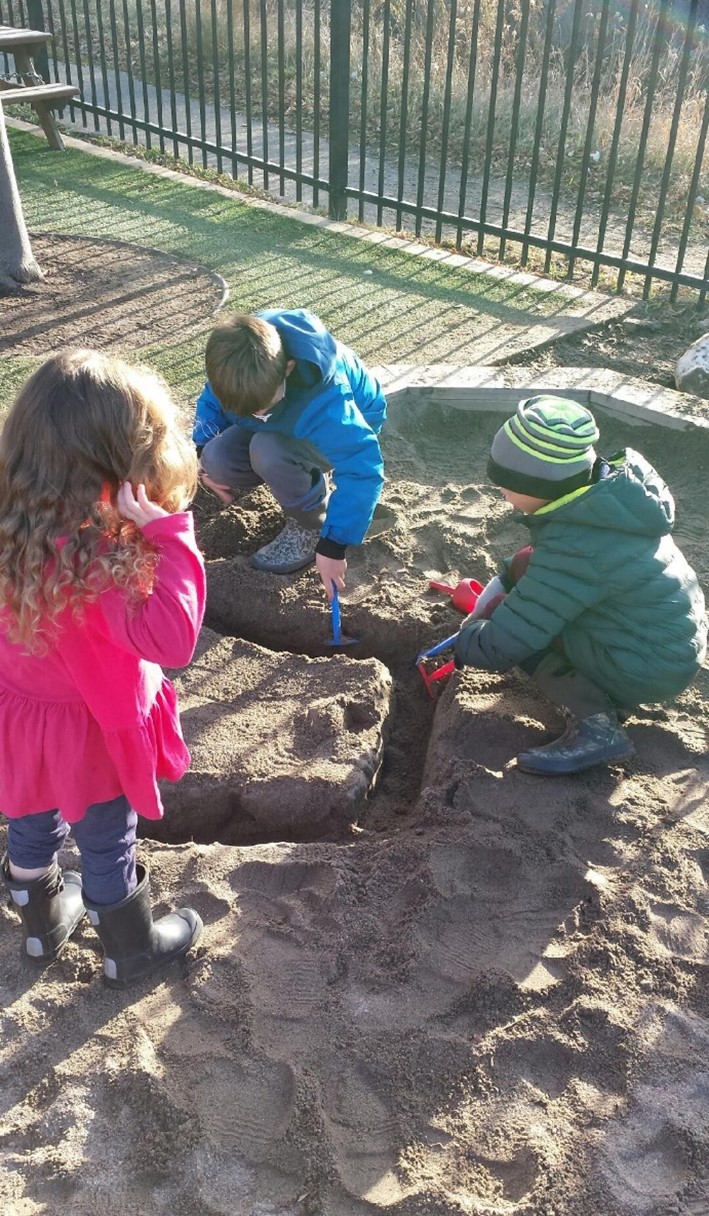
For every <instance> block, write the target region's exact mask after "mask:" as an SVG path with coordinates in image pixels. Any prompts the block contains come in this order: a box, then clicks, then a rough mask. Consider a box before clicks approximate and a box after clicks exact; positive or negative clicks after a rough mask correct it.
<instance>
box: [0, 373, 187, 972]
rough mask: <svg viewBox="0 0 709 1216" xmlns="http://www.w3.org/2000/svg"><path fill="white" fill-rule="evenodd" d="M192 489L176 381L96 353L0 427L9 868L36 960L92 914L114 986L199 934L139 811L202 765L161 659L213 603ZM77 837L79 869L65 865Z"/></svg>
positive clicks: (0, 761) (0, 774)
mask: <svg viewBox="0 0 709 1216" xmlns="http://www.w3.org/2000/svg"><path fill="white" fill-rule="evenodd" d="M196 484H197V464H196V457H195V454H194V449H193V448H192V445H191V443H190V442H189V440H188V439H187V437H186V436H185V435H183V433H182V431H181V429H180V427H179V425H178V421H177V411H176V409H175V406H174V404H173V403H172V401H171V399H170V395H169V393H168V390H167V388H166V386H165V384H164V383H163V382H162V381H161V380H160V379H159V378H158V377H157V376H155V375H153V374H152V373H150V372H148V371H146V370H145V369H142V368H135V367H132V366H130V365H128V364H126V363H123V362H122V361H120V360H118V359H114V358H109V357H107V356H104V355H101V354H99V353H97V352H95V351H89V350H67V351H62V352H59V353H58V354H55V355H52V356H51V357H50V358H49V359H47V360H46V361H45V362H44V363H43V364H42V366H41V367H39V368H38V370H37V371H36V372H35V373H34V374H33V375H32V376H30V378H29V380H28V381H27V382H26V384H25V385H24V387H23V388H22V389H21V390H20V392H19V394H18V396H17V398H16V400H15V402H14V404H13V406H12V408H11V409H10V412H9V414H8V416H7V419H6V421H5V424H4V427H3V430H2V433H1V434H0V811H2V813H3V814H4V815H6V816H7V818H8V845H7V854H6V855H5V857H4V858H3V859H2V875H3V878H4V880H5V884H6V886H7V888H8V890H9V893H10V896H11V899H12V901H13V902H14V905H15V907H16V908H17V911H18V912H19V914H20V917H21V920H22V926H23V938H24V952H25V954H26V955H27V957H29V958H31V959H33V960H35V961H37V962H41V963H42V962H49V961H51V960H52V959H54V958H56V956H57V955H58V953H59V952H60V951H61V949H62V948H63V946H64V945H65V944H66V942H67V940H68V938H69V937H70V935H71V933H72V932H73V931H74V929H75V928H76V926H77V925H78V923H79V921H80V920H81V918H82V917H83V915H84V912H85V911H87V912H88V915H89V919H90V921H91V923H92V924H93V925H94V927H95V929H96V931H97V933H98V936H99V939H100V941H101V944H102V946H103V949H104V975H105V978H106V981H107V983H109V984H110V985H111V986H116V987H124V986H126V985H128V984H131V983H134V982H136V981H137V980H139V979H142V978H143V977H144V976H147V975H149V974H150V973H151V972H153V971H154V970H155V969H156V968H157V967H160V966H162V965H164V964H165V963H167V962H169V961H171V960H172V959H174V958H177V957H178V956H180V955H183V954H185V953H186V952H187V950H189V948H190V947H191V946H192V944H193V943H194V942H195V941H196V939H197V937H198V935H199V933H200V931H201V928H202V924H201V921H200V918H199V916H198V915H197V913H196V912H194V911H192V909H189V908H184V909H180V910H179V911H178V912H173V913H169V914H168V915H167V916H163V917H162V918H160V919H159V920H156V921H154V920H153V916H152V911H151V905H150V890H149V876H148V872H147V870H146V869H145V867H144V866H141V865H140V864H139V863H137V862H136V828H137V820H138V815H143V816H145V817H147V818H153V819H156V818H160V817H161V816H162V813H163V807H162V802H161V798H160V792H159V788H158V781H159V779H161V778H167V779H170V780H178V779H179V778H180V777H181V776H182V774H183V773H184V772H185V770H186V769H187V767H188V765H189V760H190V757H189V753H188V751H187V748H186V746H185V743H184V740H183V738H182V732H181V728H180V721H179V713H178V709H177V701H176V698H175V692H174V689H173V687H172V685H171V683H170V681H169V680H168V679H167V678H166V677H165V676H164V674H163V671H162V667H161V665H163V664H164V665H166V666H169V667H181V666H184V665H186V664H187V663H189V662H190V660H191V658H192V655H193V653H194V648H195V644H196V641H197V636H198V633H199V629H200V626H201V623H202V617H203V614H204V602H205V578H204V563H203V560H202V557H201V554H200V552H199V550H198V548H197V545H196V542H195V538H194V525H193V520H192V515H191V513H190V512H189V511H188V510H187V507H188V505H189V503H190V501H191V499H192V497H193V495H194V492H195V487H196ZM70 830H71V831H72V833H73V836H74V839H75V840H76V843H77V846H78V848H79V852H80V853H81V860H82V876H81V877H79V875H78V874H76V873H73V872H72V871H67V872H65V873H64V874H62V873H61V871H60V870H59V867H58V864H57V853H58V850H59V848H60V847H61V845H62V844H63V842H64V840H65V838H66V836H67V835H68V833H69V831H70Z"/></svg>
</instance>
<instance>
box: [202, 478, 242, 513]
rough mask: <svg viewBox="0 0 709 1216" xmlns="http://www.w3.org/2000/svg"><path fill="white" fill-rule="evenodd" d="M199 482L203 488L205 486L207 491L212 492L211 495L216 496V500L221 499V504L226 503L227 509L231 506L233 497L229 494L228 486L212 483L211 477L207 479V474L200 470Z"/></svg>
mask: <svg viewBox="0 0 709 1216" xmlns="http://www.w3.org/2000/svg"><path fill="white" fill-rule="evenodd" d="M199 480H200V481H201V482H202V485H203V486H206V488H207V489H208V490H211V491H212V494H216V496H217V498H221V500H222V502H223V503H226V505H227V507H230V506H231V504H232V503H233V501H234V495H233V494H232V493H231V492H230V490H229V486H223V485H220V484H219V482H217V481H212V479H211V477H207V474H206V473H205V472H204V470H203V469H200V471H199Z"/></svg>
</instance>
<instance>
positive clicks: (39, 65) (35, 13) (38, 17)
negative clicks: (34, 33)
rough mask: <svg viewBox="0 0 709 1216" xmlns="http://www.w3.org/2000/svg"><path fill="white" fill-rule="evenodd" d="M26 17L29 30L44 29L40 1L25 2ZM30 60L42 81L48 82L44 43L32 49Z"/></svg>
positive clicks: (47, 58)
mask: <svg viewBox="0 0 709 1216" xmlns="http://www.w3.org/2000/svg"><path fill="white" fill-rule="evenodd" d="M27 16H28V18H29V23H30V27H31V29H33V30H43V29H46V26H45V24H44V9H43V7H42V0H27ZM32 59H33V61H34V66H35V70H36V71H37V72H38V73H39V75H40V76H41V77H42V79H43V80H49V55H48V54H47V44H46V42H43V43H42V45H41V46H37V47H35V48H34V50H33V51H32Z"/></svg>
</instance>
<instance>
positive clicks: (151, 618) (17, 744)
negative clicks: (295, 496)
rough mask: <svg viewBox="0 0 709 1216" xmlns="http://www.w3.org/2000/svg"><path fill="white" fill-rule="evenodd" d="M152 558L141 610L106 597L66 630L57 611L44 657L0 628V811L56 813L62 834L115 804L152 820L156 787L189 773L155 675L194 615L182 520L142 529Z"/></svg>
mask: <svg viewBox="0 0 709 1216" xmlns="http://www.w3.org/2000/svg"><path fill="white" fill-rule="evenodd" d="M143 532H144V534H145V536H146V537H148V538H149V539H150V541H151V542H152V544H154V545H155V547H156V549H157V550H158V553H159V560H158V565H157V571H156V577H155V582H154V586H153V589H152V591H151V593H150V595H148V596H147V597H146V598H145V599H144V600H140V601H135V600H131V599H129V598H128V597H127V596H126V594H125V592H124V591H122V590H121V589H119V588H112V589H110V590H108V591H106V592H104V593H103V594H102V595H101V596H99V598H98V600H96V601H95V602H94V603H92V604H89V605H87V606H86V609H85V611H84V612H83V614H82V615H81V616H80V617H79V618H78V619H77V618H76V617H74V616H73V615H72V614H71V613H69V612H67V613H66V614H65V616H64V618H63V619H62V620H61V630H60V635H59V639H58V641H57V642H56V644H55V645H54V646H53V648H52V649H51V650H50V651H49V653H48V654H46V655H39V656H37V655H28V654H26V653H24V652H23V650H22V648H21V647H20V646H17V645H15V644H13V643H12V642H9V641H8V640H7V637H6V636H5V633H4V632H3V630H2V627H1V622H0V812H2V814H4V815H7V816H8V817H9V818H12V817H15V816H21V815H32V814H36V813H37V812H40V811H48V810H53V809H54V808H58V809H59V810H60V811H61V813H62V815H63V817H64V819H65V820H66V821H67V822H68V823H75V822H76V821H77V820H78V819H82V818H83V817H84V815H85V813H86V809H87V807H89V806H90V805H91V804H92V803H94V802H107V801H109V800H110V799H112V798H116V797H117V796H118V795H119V794H125V796H126V797H127V799H128V801H129V802H130V804H131V806H132V807H133V809H134V810H136V811H137V812H138V814H139V815H143V816H145V818H147V819H160V818H161V816H162V814H163V805H162V801H161V798H160V791H159V789H158V784H157V783H158V780H160V779H161V778H167V779H169V780H172V781H177V780H179V778H180V777H181V776H182V775H183V773H184V772H185V771H186V769H187V768H188V766H189V763H190V755H189V752H188V750H187V747H186V745H185V742H184V739H183V737H182V730H181V728H180V719H179V713H178V709H177V699H176V696H175V690H174V688H173V687H172V684H171V683H170V681H169V680H168V679H167V678H166V676H165V675H164V674H163V672H162V669H161V665H162V664H164V665H165V666H166V667H184V666H185V665H186V664H187V663H189V662H190V660H191V658H192V655H193V654H194V648H195V645H196V642H197V637H198V635H199V630H200V626H201V624H202V617H203V615H204V606H205V573H204V562H203V560H202V555H201V554H200V552H199V550H198V548H197V545H196V541H195V537H194V525H193V520H192V515H191V513H190V512H184V513H182V514H177V515H168V516H165V517H164V518H163V519H159V520H155V521H154V522H153V523H150V524H148V525H146V527H145V528H144V529H143Z"/></svg>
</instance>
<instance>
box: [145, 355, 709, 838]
mask: <svg viewBox="0 0 709 1216" xmlns="http://www.w3.org/2000/svg"><path fill="white" fill-rule="evenodd" d="M378 374H379V375H380V377H381V379H382V380H383V382H384V384H385V386H386V389H387V395H388V399H389V415H390V416H389V422H388V424H387V426H386V428H385V432H384V435H383V448H384V454H385V462H386V471H387V484H386V487H385V490H384V494H383V497H382V504H381V511H380V513H379V517H378V519H377V521H376V523H375V526H374V528H373V532H372V535H371V536H370V538H368V540H367V541H366V542H365V544H364V545H362V546H360V547H359V548H357V549H353V550H351V551H350V553H349V554H348V562H349V569H348V577H347V592H346V594H345V595H344V596H343V600H342V613H343V620H344V621H345V622H346V630H347V632H348V633H350V634H351V635H353V636H355V637H356V638H358V639H359V642H358V644H357V646H355V647H352V648H350V649H348V650H347V651H344V652H342V653H333V652H332V650H330V649H328V647H327V639H328V637H329V636H330V619H329V613H328V610H327V604H326V601H325V598H324V596H323V593H322V590H321V587H320V584H319V580H318V579H317V576H316V575H315V573H314V570H312V569H310V570H307V571H304V572H299V573H298V574H296V575H292V576H287V577H274V576H272V575H268V574H264V573H262V572H259V571H255V570H253V569H252V568H251V567H250V565H249V562H248V555H249V554H250V553H251V552H253V550H254V549H255V548H257V547H258V545H259V544H261V543H263V541H264V540H267V539H269V538H270V537H271V536H273V535H275V533H276V532H277V531H278V530H279V528H280V526H281V522H282V518H281V514H280V511H279V510H278V508H277V507H276V505H275V503H274V502H273V499H272V498H271V496H270V494H269V493H268V492H267V491H266V490H265V489H264V488H261V489H258V490H255V491H252V492H249V493H248V494H245V495H243V496H242V497H241V498H240V500H239V502H238V503H237V504H236V505H235V506H233V507H231V508H228V509H224V508H222V507H220V505H219V504H218V503H217V502H216V500H214V499H212V498H210V497H208V496H207V495H204V494H202V495H201V497H200V499H199V501H198V504H197V518H198V532H199V536H200V541H201V544H202V546H203V548H204V551H205V553H206V556H207V559H208V563H207V568H208V614H209V615H208V628H207V629H206V630H205V634H204V637H203V639H202V644H201V647H200V651H199V653H198V658H197V661H196V662H195V664H193V666H192V667H191V668H190V669H189V671H187V672H186V673H184V674H182V675H179V676H178V677H177V683H178V687H179V691H180V698H181V703H182V706H183V716H184V724H185V733H186V737H187V740H188V743H189V745H190V748H191V750H192V752H193V766H192V770H191V772H190V773H189V774H188V775H187V777H186V778H185V779H184V780H183V781H182V782H181V783H180V785H179V786H177V787H169V786H168V787H166V789H165V797H166V802H167V806H168V815H167V817H166V820H165V821H164V822H163V823H162V824H160V825H158V826H157V827H156V828H154V827H153V826H152V825H151V827H150V832H151V834H154V835H155V836H156V837H157V838H158V839H160V840H164V841H185V840H190V839H193V840H197V841H201V842H209V841H211V840H218V841H221V842H222V843H229V844H251V843H255V842H257V841H267V840H293V841H298V840H301V841H302V840H318V839H319V840H338V839H342V838H346V837H347V836H348V834H350V833H351V830H352V828H353V826H356V825H358V824H361V823H362V822H365V821H366V820H367V817H370V818H372V817H373V818H374V819H375V820H377V819H379V818H380V817H381V816H385V817H386V816H389V815H391V813H392V812H396V813H404V812H406V811H408V810H410V809H411V808H412V806H413V805H414V804H415V803H416V799H417V798H418V796H419V795H420V794H421V792H422V790H425V787H426V777H425V774H426V773H431V772H436V773H437V772H438V771H439V769H440V768H441V764H442V762H441V758H440V755H439V753H441V752H443V753H444V754H445V753H446V751H447V750H448V748H449V741H450V738H451V737H454V736H456V734H457V733H459V732H457V731H456V727H455V722H454V723H453V724H452V725H451V729H450V730H447V731H446V732H440V731H436V730H433V718H434V713H435V707H434V705H433V704H432V702H431V701H430V700H429V698H428V697H427V695H426V692H425V689H424V688H423V686H422V682H421V680H420V676H419V675H418V673H417V672H416V671H415V669H414V660H415V657H416V655H417V654H418V653H419V651H420V650H422V649H424V648H426V647H428V646H430V645H432V644H433V643H434V642H437V641H439V640H441V639H442V638H444V637H447V636H449V635H450V634H452V633H454V632H455V630H456V628H457V627H458V624H459V623H460V620H461V617H460V614H459V613H457V612H456V611H455V609H454V608H452V606H451V604H450V600H449V599H448V597H446V596H445V595H441V594H440V593H437V592H435V591H432V590H430V589H429V582H430V581H431V580H436V579H442V580H444V581H446V580H447V581H448V582H452V583H453V584H455V582H457V580H458V579H460V578H463V577H474V578H477V579H479V580H481V581H483V582H484V581H486V580H487V578H489V577H490V576H491V575H492V574H493V573H495V571H496V570H497V568H498V566H499V563H500V561H501V559H502V558H503V557H504V556H506V555H507V554H509V553H511V552H514V550H515V549H516V548H517V547H519V546H520V545H521V544H524V543H525V537H526V533H525V530H524V528H523V527H522V526H520V524H519V523H518V522H517V521H516V520H515V518H514V517H513V515H512V513H511V512H510V510H509V508H508V507H507V506H506V504H505V503H504V501H503V499H502V497H501V495H500V494H499V492H498V491H497V490H496V489H495V488H494V487H493V486H491V485H490V484H489V483H488V482H487V478H486V471H485V466H486V460H487V453H488V449H489V444H490V441H491V438H492V436H493V434H494V432H495V430H496V429H497V427H498V426H499V425H500V417H501V415H502V416H508V415H509V414H510V413H512V412H513V411H514V409H515V407H516V405H517V403H518V401H519V400H521V399H523V398H524V397H527V396H530V395H532V394H533V393H536V392H557V393H564V394H567V395H569V396H571V397H573V398H574V399H576V400H578V401H581V402H582V403H584V404H586V405H588V406H589V407H590V408H591V409H593V410H594V411H595V412H596V415H597V419H598V422H599V426H600V429H601V442H600V444H599V450H600V451H602V452H604V453H605V454H607V455H610V454H611V453H612V452H614V451H616V450H617V449H618V448H620V447H623V446H635V447H637V448H638V449H639V450H641V451H642V452H643V453H644V454H645V455H646V456H648V458H649V459H651V460H652V461H653V462H654V463H655V464H656V466H657V467H658V468H659V469H660V471H661V472H662V473H663V475H664V476H665V478H666V480H667V481H668V483H669V484H670V486H671V487H672V490H673V492H674V494H675V497H676V500H677V507H678V525H677V533H676V534H677V538H678V541H679V543H680V545H681V547H682V548H683V549H684V551H685V552H686V554H687V556H688V558H689V560H690V562H692V563H693V564H694V565H695V566H696V568H698V569H699V570H702V569H703V567H704V566H705V565H706V561H705V560H704V559H703V557H702V553H701V544H700V543H699V542H700V541H701V539H702V538H701V536H700V534H699V533H698V531H697V525H696V523H695V522H693V521H695V520H696V519H697V517H698V516H697V512H696V511H695V510H693V509H692V504H693V498H692V496H693V495H696V494H697V493H700V492H701V491H700V489H699V484H698V471H699V470H701V469H703V465H704V460H705V458H706V456H705V454H707V453H709V428H708V427H707V423H706V420H705V419H704V417H703V415H702V413H701V408H700V407H699V406H698V403H697V402H696V401H694V399H692V398H689V397H686V396H683V395H682V394H679V393H673V392H668V391H667V390H661V389H658V388H657V386H653V385H646V384H644V383H642V382H639V381H629V380H627V379H621V378H620V377H617V376H616V377H614V376H613V375H611V374H609V373H601V372H598V371H590V372H587V373H584V372H582V371H577V370H573V369H571V370H561V369H558V370H557V371H556V372H555V373H554V376H553V378H551V379H550V377H549V376H547V377H545V378H544V379H542V380H539V379H536V380H535V379H532V378H529V379H528V381H527V382H524V379H523V376H521V375H520V373H519V372H518V371H517V372H515V369H514V368H510V369H499V368H460V369H458V368H451V367H431V368H417V369H411V368H401V367H396V368H384V369H379V372H378ZM220 639H222V640H221V641H220ZM229 639H231V641H229ZM234 639H238V644H235V642H234ZM510 680H511V677H509V678H498V679H497V684H498V685H499V687H500V690H501V691H500V697H501V698H502V700H503V702H504V693H503V691H502V690H504V688H505V685H506V684H509V683H510ZM476 681H477V682H478V683H479V681H480V676H479V674H478V675H476V674H475V673H470V672H466V673H465V674H463V675H456V676H454V677H453V678H452V679H451V681H450V684H449V687H448V688H447V689H446V691H445V693H443V687H441V694H442V695H444V696H445V698H446V714H447V715H448V716H450V714H451V712H452V713H453V717H454V719H455V718H456V716H457V715H458V714H462V713H463V710H462V709H461V708H460V706H459V701H458V690H459V689H463V688H467V689H470V688H471V687H475V685H476ZM512 700H513V699H512ZM531 706H532V709H533V712H532V710H530V713H529V715H528V719H527V720H526V722H525V725H524V726H522V727H521V728H520V727H519V726H516V725H515V714H514V712H511V713H510V722H509V729H508V731H507V732H506V733H507V735H508V736H509V738H508V739H507V740H506V741H505V734H504V732H503V733H502V734H501V733H500V731H499V730H498V731H497V736H496V737H497V738H498V740H499V741H500V742H499V748H496V749H495V751H496V755H497V752H498V750H499V752H500V754H499V755H498V756H497V762H498V763H501V762H502V759H503V757H504V756H505V754H506V752H508V753H509V755H508V756H507V759H508V760H512V759H513V757H514V754H515V750H516V749H518V748H519V747H520V746H521V745H522V744H523V742H524V741H526V739H527V738H528V733H529V731H530V730H531V732H532V733H537V734H543V733H544V732H548V731H549V730H553V728H554V724H555V722H556V721H557V718H556V715H555V712H554V711H553V709H552V708H551V707H549V706H547V705H545V703H544V702H543V701H541V700H540V699H539V698H537V699H536V700H535V698H534V697H532V699H531ZM451 707H453V709H452V708H451ZM432 730H433V734H432ZM525 732H527V733H526V734H525ZM485 735H486V732H485V731H482V732H478V734H477V739H478V742H477V745H476V748H474V749H472V750H473V753H474V756H475V762H476V763H483V764H484V763H485V760H484V757H483V756H482V755H481V740H482V738H484V737H485ZM472 758H473V757H472V756H471V759H472ZM443 767H444V768H445V763H443Z"/></svg>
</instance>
